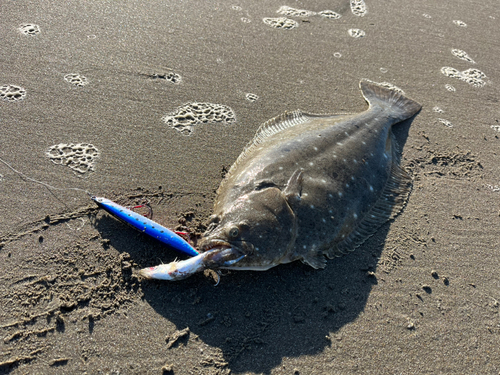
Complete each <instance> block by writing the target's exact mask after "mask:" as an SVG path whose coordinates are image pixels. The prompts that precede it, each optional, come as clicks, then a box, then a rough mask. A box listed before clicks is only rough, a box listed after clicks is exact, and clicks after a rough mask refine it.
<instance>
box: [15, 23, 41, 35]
mask: <svg viewBox="0 0 500 375" xmlns="http://www.w3.org/2000/svg"><path fill="white" fill-rule="evenodd" d="M18 30H19V31H20V32H21V33H22V34H24V35H31V36H34V35H37V34H40V26H38V25H35V24H34V23H23V24H22V25H21V26H19V28H18Z"/></svg>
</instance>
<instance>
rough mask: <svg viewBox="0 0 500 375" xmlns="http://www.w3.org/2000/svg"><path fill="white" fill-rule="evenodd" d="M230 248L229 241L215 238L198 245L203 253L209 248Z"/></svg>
mask: <svg viewBox="0 0 500 375" xmlns="http://www.w3.org/2000/svg"><path fill="white" fill-rule="evenodd" d="M231 248H232V246H231V244H230V243H229V242H226V241H223V240H217V239H215V240H210V241H209V242H208V243H206V244H202V245H201V246H200V251H201V252H203V253H205V252H207V251H209V250H214V249H217V250H225V249H231Z"/></svg>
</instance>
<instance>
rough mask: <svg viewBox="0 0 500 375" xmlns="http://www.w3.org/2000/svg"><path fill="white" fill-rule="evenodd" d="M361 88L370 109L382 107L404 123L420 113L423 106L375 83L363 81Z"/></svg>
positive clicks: (360, 83)
mask: <svg viewBox="0 0 500 375" xmlns="http://www.w3.org/2000/svg"><path fill="white" fill-rule="evenodd" d="M359 88H360V89H361V92H362V93H363V96H364V97H365V99H366V101H367V102H368V104H369V105H370V107H375V106H378V107H382V108H384V109H387V110H388V111H390V116H391V117H393V118H395V119H397V120H399V121H403V120H406V119H407V118H410V117H411V116H413V115H414V114H415V113H417V112H418V111H420V109H421V108H422V106H421V105H420V104H419V103H417V102H416V101H414V100H412V99H408V98H407V97H405V96H404V95H403V94H402V93H400V92H398V91H395V90H393V89H390V88H387V87H383V86H380V85H378V84H377V83H375V82H371V81H369V80H366V79H362V80H361V81H360V82H359Z"/></svg>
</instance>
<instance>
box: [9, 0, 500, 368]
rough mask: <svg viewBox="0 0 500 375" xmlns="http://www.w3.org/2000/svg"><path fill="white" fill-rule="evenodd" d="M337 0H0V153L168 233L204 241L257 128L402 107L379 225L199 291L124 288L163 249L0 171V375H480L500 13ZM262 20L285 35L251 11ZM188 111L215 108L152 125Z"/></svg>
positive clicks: (494, 261) (492, 280) (490, 344)
mask: <svg viewBox="0 0 500 375" xmlns="http://www.w3.org/2000/svg"><path fill="white" fill-rule="evenodd" d="M356 3H358V7H354V8H353V9H351V4H350V2H349V1H348V0H338V1H307V2H306V1H303V2H300V1H294V2H289V3H286V2H278V1H274V0H273V1H266V2H260V1H255V2H231V1H228V2H223V1H221V2H212V1H156V0H151V1H135V0H129V1H125V0H124V1H111V0H103V1H92V2H90V1H78V0H69V1H28V0H2V1H1V3H0V35H1V38H0V61H1V66H2V68H1V69H0V94H2V95H3V98H0V130H1V137H0V144H1V148H0V158H1V159H2V160H5V161H7V162H8V163H10V164H11V165H12V167H13V168H15V169H16V170H18V171H21V172H22V173H24V174H25V175H26V176H29V177H30V178H33V179H35V180H39V181H43V182H45V183H49V184H51V185H53V186H55V187H60V188H67V187H75V188H80V189H84V190H88V191H90V192H92V194H95V195H98V196H104V197H107V198H109V199H112V200H114V201H116V202H118V203H120V204H122V205H126V206H130V205H135V204H139V203H141V202H144V201H145V200H149V202H150V204H151V206H152V208H153V211H154V220H155V221H157V222H159V223H161V224H163V225H165V226H167V227H169V228H181V229H188V230H190V231H191V232H192V233H197V234H200V233H201V232H203V230H204V229H205V225H206V224H205V223H206V221H207V218H208V217H209V216H210V214H211V211H212V207H213V202H214V198H215V191H216V189H217V187H218V186H219V184H220V182H221V180H222V177H223V175H224V174H225V172H226V171H227V169H228V168H229V167H230V166H231V164H232V163H233V162H234V161H235V160H236V158H237V157H238V155H239V154H240V153H241V151H242V150H243V148H244V147H245V145H246V144H247V142H248V141H250V140H251V139H252V137H253V135H254V134H255V131H256V130H257V128H258V127H259V125H260V124H261V123H263V122H265V121H267V120H268V119H270V118H273V117H275V116H277V115H279V114H281V113H283V112H285V111H292V110H295V109H299V108H300V109H301V110H303V111H305V112H308V113H358V112H361V111H364V110H365V109H366V108H367V104H366V102H365V101H364V99H363V97H362V95H361V93H360V91H359V87H358V85H359V81H360V80H361V79H362V78H367V79H370V80H372V81H375V82H388V83H390V84H392V85H395V86H397V87H399V88H401V89H402V90H404V92H405V93H406V95H407V96H408V97H410V98H412V99H414V100H416V101H418V102H419V103H421V104H422V105H423V108H422V110H421V111H420V113H419V114H417V115H416V116H415V117H414V118H412V119H410V120H408V121H405V122H403V123H401V124H399V125H398V126H396V127H395V128H394V131H395V133H396V136H397V138H398V141H399V143H400V145H401V148H402V160H401V164H402V166H403V167H404V168H405V169H406V170H407V171H408V172H409V173H410V175H411V176H412V178H413V192H412V194H411V196H410V199H409V201H408V204H407V206H406V208H405V210H404V211H403V212H402V213H401V214H400V215H399V216H398V217H396V218H395V220H393V221H391V222H388V223H387V224H385V225H384V226H382V228H381V229H380V230H379V231H378V232H377V233H376V234H375V235H374V236H373V237H371V238H370V239H368V240H367V241H366V242H365V243H364V244H363V245H362V246H361V247H360V248H358V249H357V250H356V251H355V252H354V253H352V254H349V255H347V256H345V257H343V258H338V259H334V260H329V261H328V264H327V267H326V268H325V269H324V270H313V269H312V268H311V267H308V266H307V265H304V264H302V263H300V262H294V263H290V264H287V265H281V266H278V267H275V268H273V269H271V270H269V271H266V272H250V271H246V272H245V271H241V272H236V271H232V272H225V273H224V276H223V277H222V278H221V281H220V284H219V285H218V286H217V287H214V280H213V277H211V274H210V273H206V274H203V273H200V274H197V275H194V276H193V277H191V278H189V279H186V280H183V281H178V282H162V281H148V280H141V279H140V278H138V277H137V276H136V271H137V270H139V269H140V268H144V267H150V266H153V265H157V264H160V263H162V262H163V263H168V262H171V261H173V260H174V259H175V258H176V257H179V254H177V253H175V252H174V251H172V250H171V249H168V248H166V247H165V246H163V245H162V244H161V243H158V242H156V241H155V240H153V239H150V238H147V237H145V236H144V235H142V234H141V233H139V232H136V231H134V230H133V229H131V228H129V227H127V226H126V225H124V224H122V223H120V222H118V221H117V220H115V219H114V218H112V217H110V216H109V215H108V214H106V213H104V212H102V211H99V210H97V208H96V206H95V204H93V202H92V201H91V200H90V199H89V197H88V196H87V195H86V194H84V193H83V192H81V191H74V190H65V191H61V190H50V189H47V188H46V187H44V186H42V185H40V184H36V183H34V182H32V181H28V180H26V179H23V178H22V177H21V176H20V175H18V174H16V173H14V172H13V171H12V170H11V169H9V168H7V167H6V166H5V165H4V164H0V201H1V202H2V204H1V205H0V334H1V340H0V373H2V374H13V375H14V374H15V375H17V374H176V375H182V374H229V373H231V374H499V373H500V313H499V311H500V272H499V270H500V268H499V264H500V246H499V245H500V240H499V233H500V205H499V200H500V163H499V155H498V153H500V139H499V138H500V107H499V88H498V87H499V86H498V82H500V69H499V65H498V59H499V58H500V47H499V44H498V40H499V39H500V25H499V22H500V11H499V7H498V6H497V4H495V2H484V1H482V2H480V1H465V0H456V1H452V0H445V1H439V2H437V1H418V2H417V1H395V0H377V1H372V0H366V4H365V5H366V11H365V9H364V7H363V4H364V3H363V2H361V1H358V2H356ZM283 5H287V6H290V7H293V8H295V9H304V10H308V11H311V12H316V14H312V13H311V14H309V15H306V16H299V15H283V14H279V13H277V11H278V10H279V9H280V7H281V6H283ZM325 10H330V11H332V12H335V13H336V14H337V15H340V16H341V17H340V18H338V17H335V14H334V13H332V12H330V13H326V14H323V15H322V14H319V12H321V11H325ZM328 15H329V16H330V17H327V16H328ZM278 17H286V18H288V19H290V20H294V21H295V23H294V22H293V21H286V22H287V23H286V24H285V25H296V27H294V28H291V29H287V28H275V27H273V26H272V25H273V24H275V23H276V22H281V23H282V24H283V22H284V21H283V20H281V21H267V23H266V22H264V21H263V19H265V18H278ZM273 22H274V23H273ZM355 29H359V30H361V31H363V32H364V36H362V37H358V38H356V37H355V36H359V35H360V34H363V33H362V32H361V31H359V30H358V31H356V30H355ZM349 30H351V33H349ZM351 34H352V35H354V36H351ZM2 90H3V91H2ZM247 94H253V95H250V96H248V95H247ZM9 99H10V100H9ZM255 99H256V100H255ZM193 102H197V103H209V104H210V105H208V104H204V106H205V107H203V106H202V107H203V108H208V110H207V111H208V112H207V113H209V114H210V116H212V115H218V116H219V117H214V116H212V117H210V116H209V117H210V118H208V120H207V122H206V123H201V124H195V125H194V126H193V127H192V129H187V128H185V127H182V128H177V129H176V128H174V127H171V126H169V124H167V123H166V122H165V121H163V120H162V118H163V117H164V116H166V115H168V114H171V115H172V114H173V115H175V111H176V110H178V108H179V107H181V106H184V105H185V104H186V103H193ZM217 105H218V106H217ZM210 111H211V112H210ZM196 116H197V115H196ZM196 116H194V117H193V118H194V119H196V118H197V117H196ZM217 119H222V121H215V120H217ZM179 130H182V132H181V131H179ZM187 133H189V134H187ZM82 153H83V154H82ZM82 155H83V156H85V157H88V158H87V161H86V162H85V163H83V162H81V161H80V159H81V157H82ZM77 157H78V158H80V159H76V158H77ZM70 158H73V162H70ZM181 257H182V256H181Z"/></svg>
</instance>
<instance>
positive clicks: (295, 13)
mask: <svg viewBox="0 0 500 375" xmlns="http://www.w3.org/2000/svg"><path fill="white" fill-rule="evenodd" d="M277 13H279V14H283V15H284V16H289V17H309V16H314V15H315V14H316V12H313V11H311V10H305V9H295V8H292V7H289V6H286V5H283V6H282V7H280V8H279V9H278V11H277Z"/></svg>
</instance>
